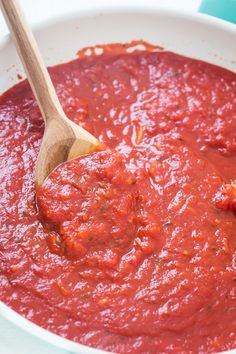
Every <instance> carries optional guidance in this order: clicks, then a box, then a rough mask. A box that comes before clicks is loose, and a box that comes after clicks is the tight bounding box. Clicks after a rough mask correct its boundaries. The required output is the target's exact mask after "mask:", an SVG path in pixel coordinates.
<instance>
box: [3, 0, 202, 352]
mask: <svg viewBox="0 0 236 354" xmlns="http://www.w3.org/2000/svg"><path fill="white" fill-rule="evenodd" d="M146 1H147V0H40V1H34V0H20V2H21V5H22V7H23V9H24V11H25V14H26V17H27V19H28V21H29V22H30V24H34V23H37V22H40V21H41V20H46V19H49V18H51V17H53V16H58V15H62V14H65V13H68V12H73V11H75V10H76V11H79V9H89V8H91V7H93V6H99V5H106V4H109V5H110V6H111V5H113V4H114V5H115V4H117V3H119V4H122V5H123V4H124V5H129V4H130V3H135V4H136V6H139V5H141V4H145V2H146ZM148 2H149V4H150V3H151V4H155V5H157V6H162V7H169V8H175V9H183V10H185V11H194V12H195V11H197V9H198V7H199V4H200V2H201V1H200V0H148ZM7 33H8V30H7V27H6V24H5V22H4V19H3V17H2V15H1V14H0V38H1V37H2V36H3V35H5V34H7ZM0 353H1V354H32V353H33V354H68V352H66V351H64V350H60V349H57V348H55V347H53V346H51V345H49V344H47V343H44V342H42V341H41V340H39V339H37V338H34V337H33V336H31V335H29V334H27V333H25V332H23V331H22V330H20V329H19V328H17V327H16V326H14V325H13V324H11V323H10V322H8V321H7V320H6V319H3V318H0Z"/></svg>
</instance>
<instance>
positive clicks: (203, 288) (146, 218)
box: [0, 45, 236, 354]
mask: <svg viewBox="0 0 236 354" xmlns="http://www.w3.org/2000/svg"><path fill="white" fill-rule="evenodd" d="M109 48H110V47H104V48H103V54H101V55H96V54H97V53H96V52H94V53H92V55H90V56H87V55H86V51H85V52H81V55H80V57H79V58H78V59H76V60H74V61H72V62H69V63H66V64H62V65H58V66H55V67H53V68H50V69H49V71H50V74H51V77H52V80H53V83H54V85H55V88H56V91H57V94H58V96H59V99H60V101H61V103H62V106H63V109H64V111H65V113H66V114H67V115H68V117H69V118H71V119H72V120H74V121H75V122H76V123H78V124H80V125H81V126H83V127H84V128H85V129H87V130H89V131H90V132H91V133H92V134H94V135H95V136H96V137H98V138H99V139H100V140H101V141H102V142H103V143H104V145H106V146H107V149H106V150H104V151H101V152H95V153H92V154H89V155H86V156H82V157H80V158H78V159H75V160H72V161H70V162H67V163H65V164H62V165H60V166H59V167H58V168H57V169H56V170H55V171H53V173H52V174H51V175H50V176H49V177H48V178H47V179H46V181H45V183H44V185H43V186H42V187H40V188H39V189H38V191H37V196H36V192H35V187H34V167H35V161H36V157H37V154H38V151H39V147H40V144H41V140H42V135H43V120H42V118H41V115H40V112H39V109H38V107H37V104H36V102H35V99H34V97H33V94H32V92H31V89H30V87H29V84H28V82H27V81H23V82H20V83H18V84H17V85H15V86H14V87H13V88H11V89H10V90H8V91H7V92H5V93H4V94H3V95H2V96H1V97H0V119H1V133H0V139H1V147H0V155H1V157H0V176H1V177H0V179H1V183H0V193H1V209H0V213H1V222H0V298H1V300H2V301H4V302H5V303H6V304H7V305H9V306H10V307H11V308H13V309H14V310H16V311H17V312H19V313H20V314H21V315H23V316H24V317H26V318H27V319H29V320H31V321H33V322H35V323H36V324H38V325H40V326H42V327H44V328H46V329H48V330H49V331H52V332H54V333H57V334H59V335H61V336H63V337H66V338H68V339H71V340H73V341H76V342H79V343H82V344H86V345H89V346H92V347H96V348H100V349H104V350H107V351H112V352H117V353H153V354H154V353H213V352H217V351H222V350H227V349H231V348H234V347H236V233H235V230H236V218H235V211H236V183H235V181H234V179H235V175H236V74H234V73H232V72H229V71H227V70H225V69H222V68H219V67H216V66H214V65H211V64H207V63H204V62H202V61H198V60H194V59H189V58H186V57H183V56H180V55H177V54H174V53H171V52H165V51H156V50H154V48H153V47H152V46H151V47H150V48H149V49H150V50H145V51H139V50H134V51H133V52H127V51H126V49H127V47H125V50H120V48H121V47H119V46H117V47H116V46H114V45H113V47H112V48H113V50H110V49H109ZM100 49H101V48H100ZM114 49H115V50H114ZM90 51H91V49H90ZM84 53H85V54H84Z"/></svg>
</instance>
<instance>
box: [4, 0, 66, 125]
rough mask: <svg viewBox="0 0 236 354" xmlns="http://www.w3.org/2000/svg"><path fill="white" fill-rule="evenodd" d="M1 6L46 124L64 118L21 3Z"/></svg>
mask: <svg viewBox="0 0 236 354" xmlns="http://www.w3.org/2000/svg"><path fill="white" fill-rule="evenodd" d="M0 4H1V8H2V11H3V15H4V17H5V19H6V22H7V24H8V27H9V29H10V32H11V36H12V38H13V40H14V42H15V46H16V48H17V51H18V54H19V56H20V58H21V61H22V63H23V65H24V68H25V71H26V73H27V77H28V80H29V82H30V85H31V88H32V90H33V92H34V95H35V97H36V99H37V102H38V105H39V108H40V110H41V113H42V116H43V118H44V121H45V124H46V123H47V121H48V120H49V119H55V118H56V117H60V116H61V117H63V115H64V114H63V110H62V107H61V104H60V102H59V100H58V97H57V94H56V91H55V88H54V86H53V84H52V81H51V79H50V76H49V73H48V71H47V68H46V66H45V64H44V62H43V59H42V56H41V54H40V52H39V49H38V46H37V43H36V40H35V38H34V35H33V33H32V31H31V29H30V27H29V26H28V24H27V22H26V19H25V17H24V15H23V12H22V10H21V8H20V6H19V3H18V1H17V0H0Z"/></svg>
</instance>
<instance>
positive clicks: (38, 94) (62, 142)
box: [0, 0, 101, 186]
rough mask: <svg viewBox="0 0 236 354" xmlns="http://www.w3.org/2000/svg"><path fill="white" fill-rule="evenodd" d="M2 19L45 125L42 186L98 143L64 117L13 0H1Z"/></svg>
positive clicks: (37, 175) (37, 179)
mask: <svg viewBox="0 0 236 354" xmlns="http://www.w3.org/2000/svg"><path fill="white" fill-rule="evenodd" d="M0 3H1V7H2V10H3V14H4V17H5V19H6V22H7V24H8V27H9V29H10V32H11V35H12V38H13V40H14V42H15V46H16V48H17V51H18V54H19V56H20V58H21V62H22V63H23V65H24V68H25V71H26V73H27V77H28V80H29V82H30V85H31V88H32V90H33V92H34V96H35V98H36V100H37V102H38V105H39V108H40V111H41V114H42V116H43V118H44V122H45V131H44V136H43V141H42V145H41V149H40V152H39V155H38V159H37V163H36V170H35V182H36V186H39V185H41V184H42V183H43V182H44V180H45V178H46V177H47V176H48V175H49V173H50V172H51V171H52V170H53V169H54V168H56V167H57V166H58V165H59V164H60V163H62V162H64V161H67V160H70V159H72V158H75V157H77V156H79V155H83V154H86V153H89V152H92V151H96V150H99V149H100V147H101V143H100V142H99V141H98V140H97V139H96V138H95V137H94V136H93V135H91V134H90V133H89V132H87V131H86V130H85V129H83V128H81V127H79V126H78V125H77V124H75V123H73V122H72V121H71V120H70V119H69V118H67V117H66V115H65V113H64V112H63V109H62V107H61V104H60V102H59V100H58V97H57V94H56V91H55V89H54V87H53V84H52V81H51V79H50V76H49V74H48V71H47V69H46V66H45V64H44V62H43V59H42V57H41V55H40V52H39V49H38V46H37V43H36V41H35V38H34V36H33V33H32V31H31V30H30V28H29V26H28V25H27V23H26V20H25V18H24V15H23V13H22V10H21V9H20V7H19V4H18V3H17V1H16V0H0Z"/></svg>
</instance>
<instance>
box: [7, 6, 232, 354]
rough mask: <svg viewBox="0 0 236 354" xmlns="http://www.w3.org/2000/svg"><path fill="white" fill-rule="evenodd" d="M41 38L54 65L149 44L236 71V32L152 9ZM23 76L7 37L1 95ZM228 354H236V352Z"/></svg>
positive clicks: (25, 325)
mask: <svg viewBox="0 0 236 354" xmlns="http://www.w3.org/2000/svg"><path fill="white" fill-rule="evenodd" d="M35 35H36V39H37V41H38V43H39V46H40V49H41V51H42V54H43V56H44V59H45V61H46V63H47V64H48V65H55V64H59V63H62V62H65V61H68V60H71V59H73V58H75V56H76V52H77V51H78V50H79V49H81V48H83V47H85V46H90V45H95V44H102V43H111V42H129V41H131V40H134V39H143V40H145V41H148V42H151V43H153V44H158V45H160V46H162V47H164V48H165V49H167V50H171V51H174V52H176V53H179V54H183V55H186V56H189V57H193V58H197V59H202V60H205V61H208V62H210V63H214V64H217V65H220V66H222V67H225V68H228V69H230V70H233V71H236V26H235V25H233V24H230V23H227V22H225V21H222V20H219V19H216V18H213V17H209V16H206V15H202V14H188V13H179V12H176V11H174V12H172V11H169V10H168V11H167V10H163V9H162V10H160V9H158V8H157V7H152V8H151V7H149V6H148V5H147V7H145V8H141V7H140V6H139V7H137V8H136V7H134V6H133V7H127V6H125V7H121V6H117V7H114V6H112V7H111V8H109V7H103V8H96V9H94V10H91V11H89V12H80V13H73V14H71V15H69V16H64V17H60V18H59V19H56V20H51V21H47V22H44V23H41V24H40V25H39V26H37V27H36V28H35ZM17 74H21V75H22V76H23V77H24V76H25V75H24V72H23V70H22V67H21V65H20V63H19V59H18V57H17V54H16V52H15V48H14V45H13V43H12V42H11V40H10V38H9V37H8V36H7V37H5V38H4V39H2V40H1V41H0V93H2V92H4V91H5V90H6V89H7V88H9V87H11V86H12V85H13V84H14V83H16V82H18V79H17ZM0 315H1V316H4V317H5V318H7V319H8V320H10V321H12V322H13V323H15V324H16V325H17V326H19V327H20V328H22V329H23V330H25V331H27V332H29V333H30V334H32V335H34V336H37V337H39V338H41V339H42V340H44V341H46V342H50V343H51V344H54V345H55V346H57V347H58V348H64V349H66V350H68V351H70V352H72V353H80V354H92V353H93V354H96V353H105V352H104V351H100V350H97V349H93V348H89V347H86V346H83V345H80V344H77V343H74V342H72V341H69V340H66V339H64V338H62V337H59V336H57V335H55V334H52V333H50V332H48V331H46V330H44V329H42V328H40V327H38V326H36V325H35V324H33V323H32V322H30V321H28V320H26V319H24V318H23V317H21V316H20V315H18V314H17V313H16V312H14V311H12V310H11V309H10V308H9V307H7V306H6V305H4V304H3V303H0ZM228 353H235V354H236V349H235V350H232V351H228Z"/></svg>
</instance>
